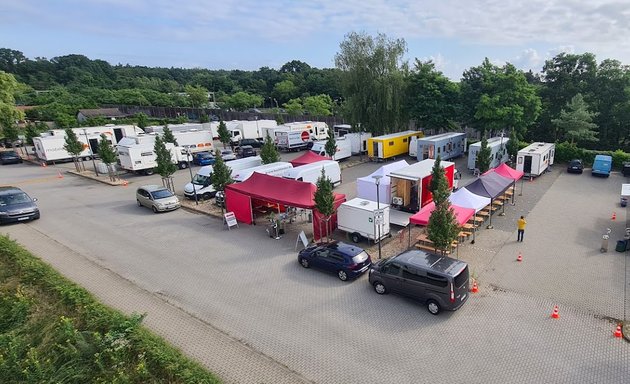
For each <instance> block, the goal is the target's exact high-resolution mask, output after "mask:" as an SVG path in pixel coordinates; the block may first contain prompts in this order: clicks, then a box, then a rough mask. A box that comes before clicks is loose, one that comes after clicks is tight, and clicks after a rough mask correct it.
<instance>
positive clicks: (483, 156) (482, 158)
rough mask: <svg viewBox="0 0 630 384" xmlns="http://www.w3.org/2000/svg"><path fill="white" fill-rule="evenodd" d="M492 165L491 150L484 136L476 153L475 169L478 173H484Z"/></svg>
mask: <svg viewBox="0 0 630 384" xmlns="http://www.w3.org/2000/svg"><path fill="white" fill-rule="evenodd" d="M491 163H492V150H491V149H490V148H489V147H488V139H487V138H486V136H485V135H484V136H483V138H482V139H481V148H479V151H478V152H477V162H476V163H475V164H476V165H477V169H478V170H479V173H484V172H486V171H487V170H489V169H490V164H491Z"/></svg>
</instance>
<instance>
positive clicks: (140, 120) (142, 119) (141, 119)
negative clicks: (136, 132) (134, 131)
mask: <svg viewBox="0 0 630 384" xmlns="http://www.w3.org/2000/svg"><path fill="white" fill-rule="evenodd" d="M135 118H136V124H138V128H140V129H142V130H143V131H144V129H145V128H146V127H147V125H149V116H147V115H146V114H145V113H143V112H138V113H136V116H135Z"/></svg>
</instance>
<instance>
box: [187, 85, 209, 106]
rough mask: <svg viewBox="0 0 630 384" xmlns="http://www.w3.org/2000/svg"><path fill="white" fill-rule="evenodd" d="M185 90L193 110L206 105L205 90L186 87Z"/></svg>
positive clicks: (206, 94) (206, 95)
mask: <svg viewBox="0 0 630 384" xmlns="http://www.w3.org/2000/svg"><path fill="white" fill-rule="evenodd" d="M185 90H186V93H187V94H188V99H189V100H190V105H191V106H192V107H193V108H201V107H204V106H206V105H207V104H208V90H207V89H206V88H204V87H201V86H196V87H195V86H192V85H186V87H185Z"/></svg>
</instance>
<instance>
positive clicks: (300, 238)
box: [295, 231, 309, 249]
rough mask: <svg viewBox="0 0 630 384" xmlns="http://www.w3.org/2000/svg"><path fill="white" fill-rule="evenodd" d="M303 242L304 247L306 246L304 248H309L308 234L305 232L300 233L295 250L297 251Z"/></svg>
mask: <svg viewBox="0 0 630 384" xmlns="http://www.w3.org/2000/svg"><path fill="white" fill-rule="evenodd" d="M300 241H301V242H302V245H303V246H304V248H306V247H308V243H309V242H308V239H307V238H306V233H304V231H300V234H299V235H298V238H297V240H296V241H295V249H297V246H298V243H299V242H300Z"/></svg>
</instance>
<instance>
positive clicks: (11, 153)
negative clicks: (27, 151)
mask: <svg viewBox="0 0 630 384" xmlns="http://www.w3.org/2000/svg"><path fill="white" fill-rule="evenodd" d="M1 153H2V157H17V155H18V154H17V153H15V151H4V152H1Z"/></svg>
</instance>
